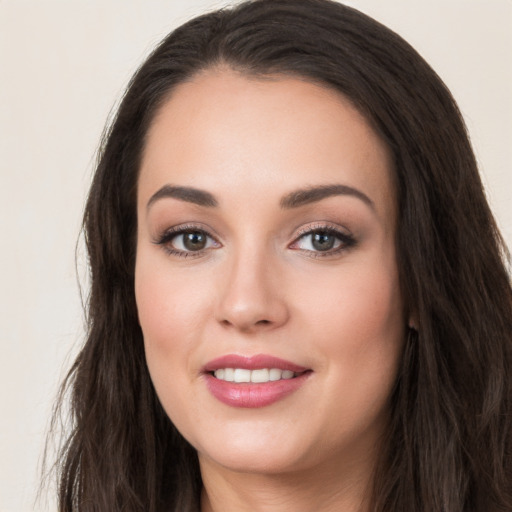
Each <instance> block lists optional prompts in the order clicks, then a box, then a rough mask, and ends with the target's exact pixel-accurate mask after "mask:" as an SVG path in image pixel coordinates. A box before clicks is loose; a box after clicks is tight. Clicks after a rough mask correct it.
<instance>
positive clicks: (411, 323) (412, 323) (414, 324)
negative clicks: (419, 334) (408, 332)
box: [407, 314, 418, 331]
mask: <svg viewBox="0 0 512 512" xmlns="http://www.w3.org/2000/svg"><path fill="white" fill-rule="evenodd" d="M407 327H409V329H413V330H415V331H417V330H418V319H417V317H416V314H411V315H409V320H408V321H407Z"/></svg>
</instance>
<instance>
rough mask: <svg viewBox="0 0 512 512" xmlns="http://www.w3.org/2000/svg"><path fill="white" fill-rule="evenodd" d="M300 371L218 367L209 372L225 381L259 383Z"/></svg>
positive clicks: (280, 378) (291, 376)
mask: <svg viewBox="0 0 512 512" xmlns="http://www.w3.org/2000/svg"><path fill="white" fill-rule="evenodd" d="M301 373H303V372H294V371H292V370H281V369H280V368H258V369H255V370H248V369H246V368H219V369H218V370H215V371H214V372H211V373H210V374H211V375H213V376H214V377H215V378H216V379H219V380H223V381H225V382H235V383H242V382H252V383H255V384H261V383H265V382H277V381H279V380H288V379H294V378H296V377H297V376H298V375H300V374H301Z"/></svg>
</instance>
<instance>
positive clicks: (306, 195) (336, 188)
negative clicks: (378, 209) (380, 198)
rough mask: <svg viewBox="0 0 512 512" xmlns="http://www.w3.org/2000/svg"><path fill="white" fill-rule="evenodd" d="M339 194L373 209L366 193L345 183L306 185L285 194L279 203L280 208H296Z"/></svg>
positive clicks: (373, 205) (372, 204)
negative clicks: (353, 198)
mask: <svg viewBox="0 0 512 512" xmlns="http://www.w3.org/2000/svg"><path fill="white" fill-rule="evenodd" d="M340 195H343V196H353V197H357V198H358V199H360V200H361V201H363V203H365V204H366V205H368V206H369V207H370V208H371V209H372V210H375V204H374V203H373V201H372V200H371V199H370V198H369V197H368V196H367V195H366V194H364V193H363V192H361V191H360V190H358V189H357V188H353V187H349V186H347V185H321V186H318V187H308V188H304V189H301V190H296V191H294V192H290V193H289V194H287V195H285V196H284V197H283V198H282V199H281V202H280V204H281V208H286V209H288V208H298V207H299V206H303V205H305V204H309V203H314V202H316V201H321V200H322V199H325V198H327V197H331V196H340Z"/></svg>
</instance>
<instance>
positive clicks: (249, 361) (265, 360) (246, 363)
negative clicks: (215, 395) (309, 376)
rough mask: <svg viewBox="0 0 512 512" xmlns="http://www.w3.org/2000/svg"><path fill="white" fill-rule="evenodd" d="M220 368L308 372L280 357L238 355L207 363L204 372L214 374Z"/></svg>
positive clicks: (302, 367) (219, 358)
mask: <svg viewBox="0 0 512 512" xmlns="http://www.w3.org/2000/svg"><path fill="white" fill-rule="evenodd" d="M219 368H243V369H245V370H257V369H260V368H278V369H279V370H290V371H292V372H295V373H301V372H305V371H306V370H308V368H305V367H304V366H300V365H298V364H295V363H292V362H291V361H286V360H285V359H281V358H279V357H274V356H270V355H266V354H256V355H253V356H242V355H238V354H226V355H224V356H221V357H217V358H216V359H213V360H212V361H209V362H208V363H206V364H205V365H204V367H203V369H202V370H203V372H205V373H206V372H214V371H215V370H218V369H219Z"/></svg>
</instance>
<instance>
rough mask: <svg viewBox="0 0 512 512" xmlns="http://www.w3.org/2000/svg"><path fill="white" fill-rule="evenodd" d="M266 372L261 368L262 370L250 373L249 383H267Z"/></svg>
mask: <svg viewBox="0 0 512 512" xmlns="http://www.w3.org/2000/svg"><path fill="white" fill-rule="evenodd" d="M268 373H269V372H268V370H267V369H266V368H263V369H262V370H253V371H252V372H251V382H268V381H269V377H268Z"/></svg>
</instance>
